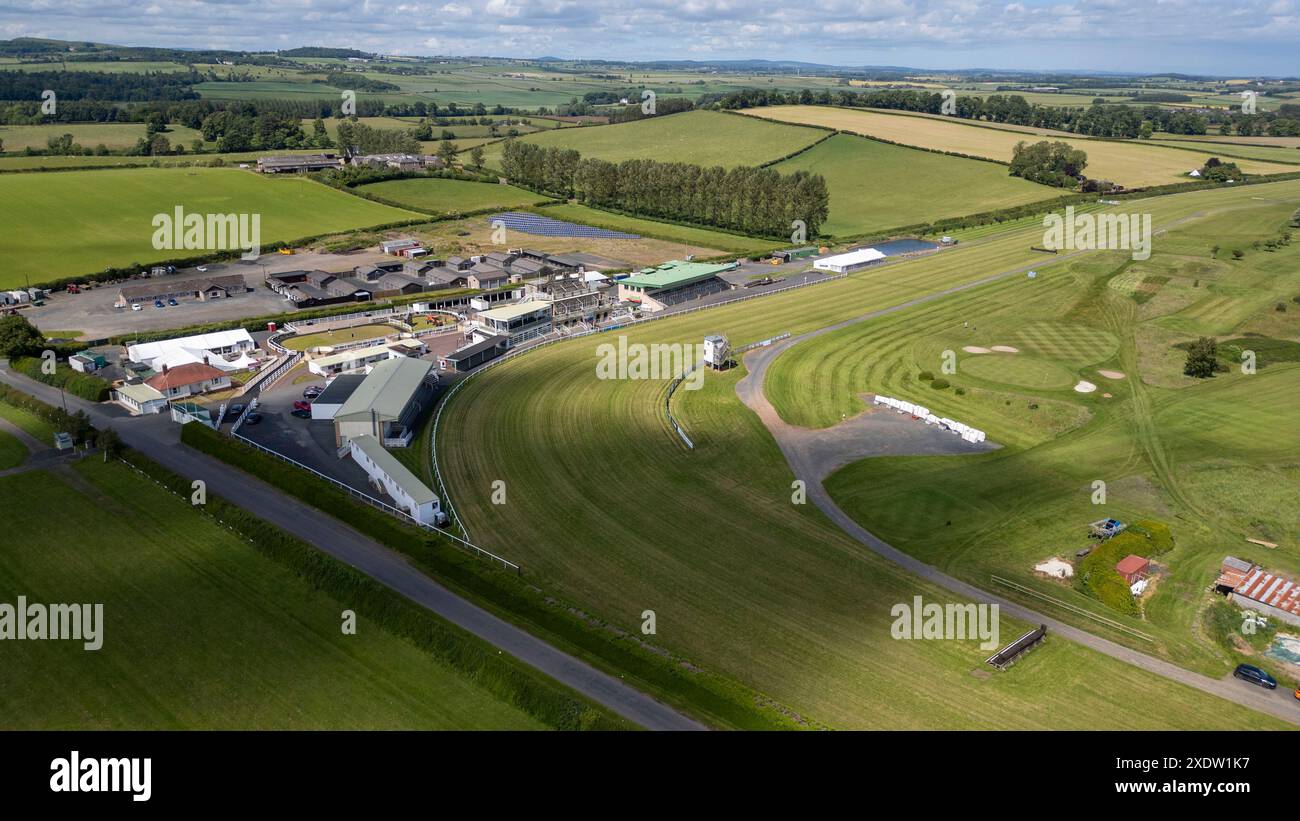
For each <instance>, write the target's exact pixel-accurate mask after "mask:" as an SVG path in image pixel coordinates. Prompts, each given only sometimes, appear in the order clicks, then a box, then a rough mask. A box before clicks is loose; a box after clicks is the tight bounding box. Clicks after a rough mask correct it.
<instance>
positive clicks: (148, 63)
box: [0, 60, 189, 74]
mask: <svg viewBox="0 0 1300 821" xmlns="http://www.w3.org/2000/svg"><path fill="white" fill-rule="evenodd" d="M0 71H104V72H109V73H113V74H119V73H137V74H144V73H148V72H155V71H165V72H183V71H189V67H187V66H184V65H182V64H180V63H173V62H169V61H165V60H133V61H111V62H110V61H102V62H101V61H95V60H68V61H62V62H36V63H12V62H8V61H4V60H0Z"/></svg>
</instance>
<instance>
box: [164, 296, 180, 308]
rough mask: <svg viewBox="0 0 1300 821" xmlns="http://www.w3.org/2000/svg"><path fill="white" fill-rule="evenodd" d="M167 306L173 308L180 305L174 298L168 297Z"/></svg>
mask: <svg viewBox="0 0 1300 821" xmlns="http://www.w3.org/2000/svg"><path fill="white" fill-rule="evenodd" d="M167 304H168V305H173V306H174V305H179V304H180V303H179V302H177V301H176V298H175V297H168V298H167Z"/></svg>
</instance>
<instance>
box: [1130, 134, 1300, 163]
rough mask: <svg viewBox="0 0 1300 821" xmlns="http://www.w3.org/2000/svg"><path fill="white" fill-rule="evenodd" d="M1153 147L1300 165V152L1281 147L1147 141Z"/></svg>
mask: <svg viewBox="0 0 1300 821" xmlns="http://www.w3.org/2000/svg"><path fill="white" fill-rule="evenodd" d="M1146 142H1148V143H1150V144H1151V145H1163V146H1168V147H1169V148H1183V149H1189V148H1190V149H1198V150H1201V151H1214V152H1216V153H1215V156H1216V157H1223V158H1225V159H1226V158H1229V157H1233V158H1235V157H1245V158H1247V159H1253V160H1267V161H1268V162H1272V163H1289V164H1292V165H1300V150H1296V149H1295V148H1288V147H1285V146H1280V145H1254V144H1248V143H1220V142H1213V143H1211V142H1205V141H1203V140H1159V139H1157V140H1147V141H1146Z"/></svg>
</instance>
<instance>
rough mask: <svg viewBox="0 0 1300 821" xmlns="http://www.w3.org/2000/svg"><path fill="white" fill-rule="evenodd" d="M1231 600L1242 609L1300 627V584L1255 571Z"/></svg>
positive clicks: (1236, 590) (1234, 592)
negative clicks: (1274, 617)
mask: <svg viewBox="0 0 1300 821" xmlns="http://www.w3.org/2000/svg"><path fill="white" fill-rule="evenodd" d="M1229 598H1230V599H1231V600H1232V601H1233V602H1235V603H1236V604H1238V605H1239V606H1241V607H1245V608H1247V609H1250V610H1254V611H1255V612H1257V613H1263V614H1264V615H1267V616H1276V617H1278V618H1279V619H1282V620H1283V621H1285V622H1287V623H1288V624H1296V625H1300V584H1296V583H1295V582H1293V581H1291V580H1290V579H1288V578H1285V577H1283V576H1275V575H1274V574H1272V573H1268V572H1265V570H1264V568H1262V567H1258V566H1255V567H1251V569H1250V570H1249V571H1248V572H1247V573H1246V574H1245V578H1244V579H1243V580H1242V581H1241V582H1240V583H1239V584H1237V586H1236V587H1235V588H1233V591H1232V593H1231V594H1229Z"/></svg>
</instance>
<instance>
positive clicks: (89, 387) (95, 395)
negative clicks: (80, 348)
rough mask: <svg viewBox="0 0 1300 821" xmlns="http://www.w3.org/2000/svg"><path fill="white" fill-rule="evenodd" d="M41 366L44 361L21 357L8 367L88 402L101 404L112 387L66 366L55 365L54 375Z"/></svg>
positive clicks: (101, 380) (92, 375)
mask: <svg viewBox="0 0 1300 821" xmlns="http://www.w3.org/2000/svg"><path fill="white" fill-rule="evenodd" d="M43 364H44V360H42V359H40V358H36V357H21V358H18V359H14V360H12V361H11V362H10V363H9V366H10V367H11V368H13V369H14V370H15V371H18V372H19V373H21V374H22V375H23V376H26V377H28V378H30V379H35V380H36V381H37V382H44V383H45V384H47V385H53V386H54V387H56V388H63V389H64V390H65V391H67V392H68V393H70V394H72V395H73V396H79V397H81V398H82V399H86V400H88V401H90V402H103V401H105V400H106V399H108V394H109V391H110V390H112V387H113V386H112V385H111V384H109V383H108V382H107V381H106V380H103V379H100V378H99V377H98V376H95V375H94V374H89V373H80V372H79V371H74V370H73V369H72V368H69V367H68V366H67V365H56V366H55V368H54V373H46V372H45V371H44V370H43V369H42V367H41V366H42V365H43Z"/></svg>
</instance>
